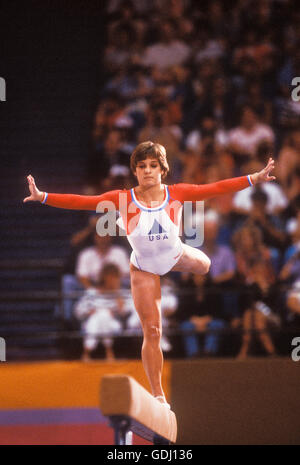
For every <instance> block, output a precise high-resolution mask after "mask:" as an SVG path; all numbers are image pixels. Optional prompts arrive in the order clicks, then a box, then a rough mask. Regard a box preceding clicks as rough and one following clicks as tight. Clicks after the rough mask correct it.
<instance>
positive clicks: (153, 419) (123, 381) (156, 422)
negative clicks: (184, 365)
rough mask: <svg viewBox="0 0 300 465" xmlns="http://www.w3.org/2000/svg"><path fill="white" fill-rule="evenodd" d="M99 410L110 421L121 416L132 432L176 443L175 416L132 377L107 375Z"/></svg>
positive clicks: (104, 377) (102, 386)
mask: <svg viewBox="0 0 300 465" xmlns="http://www.w3.org/2000/svg"><path fill="white" fill-rule="evenodd" d="M100 408H101V411H102V414H103V415H106V416H109V417H120V416H124V417H126V418H129V419H130V420H132V421H131V426H132V428H131V430H132V431H134V432H135V433H136V434H138V435H140V436H142V437H144V438H145V439H148V440H149V438H150V440H151V438H152V437H153V435H159V436H161V437H163V438H164V439H166V440H167V441H170V442H172V443H175V442H176V437H177V422H176V416H175V413H174V412H172V411H171V410H169V409H168V408H167V407H165V406H164V405H163V404H162V403H161V402H159V401H158V400H156V399H155V398H154V397H153V396H152V395H151V394H150V393H149V392H148V391H147V390H146V389H144V388H143V387H142V386H141V385H140V384H139V383H137V381H135V380H134V379H133V378H132V377H131V376H127V375H106V376H103V378H102V381H101V393H100Z"/></svg>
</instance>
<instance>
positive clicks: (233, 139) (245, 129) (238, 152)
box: [228, 105, 275, 164]
mask: <svg viewBox="0 0 300 465" xmlns="http://www.w3.org/2000/svg"><path fill="white" fill-rule="evenodd" d="M262 141H268V142H269V143H270V144H272V145H273V144H274V142H275V135H274V131H273V130H272V128H271V127H270V126H268V125H266V124H263V123H261V122H260V121H259V118H258V115H257V113H256V111H255V110H254V108H253V107H252V106H250V105H245V106H244V107H242V110H241V119H240V125H239V126H237V127H236V128H234V129H232V130H230V131H229V134H228V147H229V148H230V150H232V152H233V153H234V155H235V157H236V162H237V163H238V164H243V163H244V162H245V161H248V160H249V159H251V158H255V155H256V151H257V147H258V145H259V144H260V143H261V142H262Z"/></svg>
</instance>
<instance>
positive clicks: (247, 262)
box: [232, 224, 275, 285]
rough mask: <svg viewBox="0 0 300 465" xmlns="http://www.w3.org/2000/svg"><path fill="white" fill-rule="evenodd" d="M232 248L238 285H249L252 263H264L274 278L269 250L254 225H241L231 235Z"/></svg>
mask: <svg viewBox="0 0 300 465" xmlns="http://www.w3.org/2000/svg"><path fill="white" fill-rule="evenodd" d="M232 242H233V247H234V250H235V260H236V266H237V281H238V283H239V284H241V285H243V284H249V283H251V279H252V278H251V276H250V275H249V269H250V268H251V267H252V265H253V263H256V262H258V261H262V262H264V263H265V265H266V268H267V269H268V273H269V274H270V275H271V276H273V275H274V276H275V271H274V268H273V264H272V254H271V251H270V249H269V248H268V247H267V246H266V245H265V244H264V243H263V240H262V233H261V231H260V229H259V228H257V227H256V226H254V225H246V224H245V225H243V226H242V227H241V228H239V229H237V230H236V231H235V233H234V235H233V240H232Z"/></svg>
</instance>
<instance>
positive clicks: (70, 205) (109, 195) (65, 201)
mask: <svg viewBox="0 0 300 465" xmlns="http://www.w3.org/2000/svg"><path fill="white" fill-rule="evenodd" d="M121 193H123V194H125V195H127V190H125V189H124V190H119V189H118V190H114V191H108V192H105V193H104V194H101V195H76V194H48V196H47V198H46V202H45V205H50V206H51V207H57V208H66V209H69V210H94V211H96V208H97V205H98V204H99V202H103V201H110V202H112V203H113V204H114V206H115V208H116V209H117V210H118V209H119V200H120V196H119V194H121Z"/></svg>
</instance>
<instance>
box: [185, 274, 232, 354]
mask: <svg viewBox="0 0 300 465" xmlns="http://www.w3.org/2000/svg"><path fill="white" fill-rule="evenodd" d="M178 289H179V291H178V292H179V295H178V297H179V303H178V309H177V312H176V319H177V321H178V323H179V327H180V328H181V330H182V331H183V343H184V350H185V355H186V356H187V357H199V356H201V355H204V356H214V355H216V354H217V353H218V351H219V349H220V342H221V337H220V334H219V332H220V330H222V329H223V328H224V327H225V326H226V322H225V319H224V315H223V311H222V300H221V296H220V294H219V293H216V292H215V290H214V287H212V283H211V280H210V278H209V276H208V275H195V274H193V275H191V274H189V273H181V278H180V281H179V283H178ZM198 333H200V334H203V335H204V342H203V350H202V351H201V349H200V341H199V334H198Z"/></svg>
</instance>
